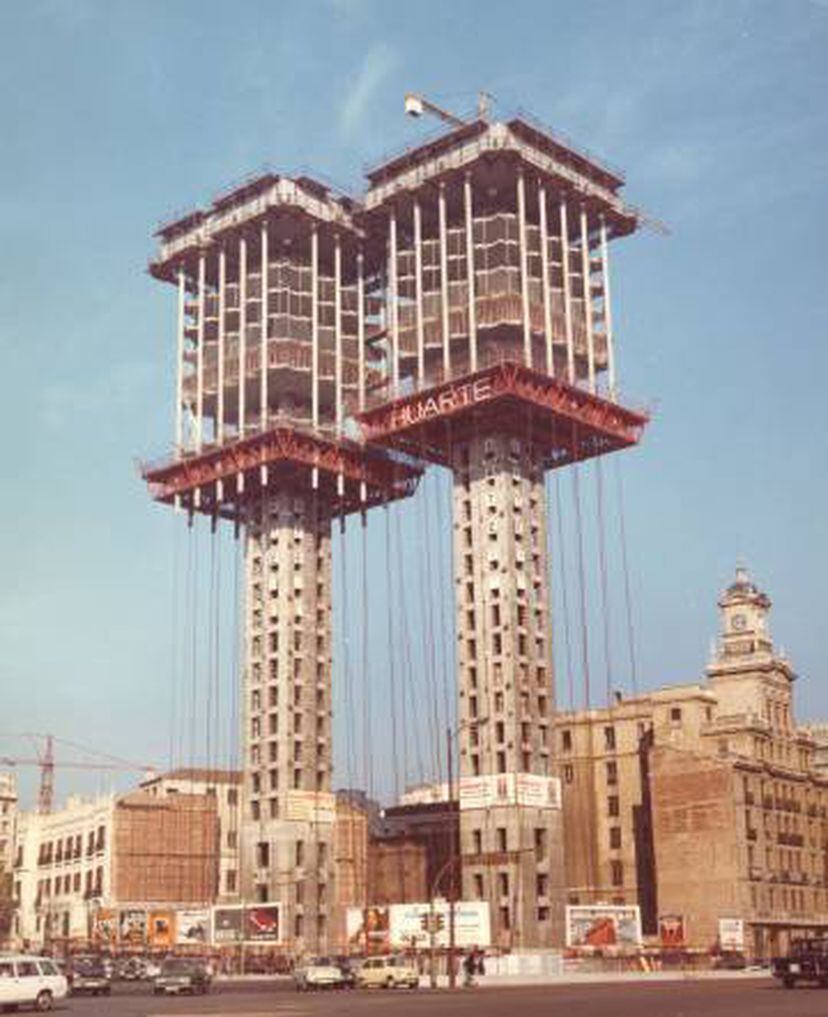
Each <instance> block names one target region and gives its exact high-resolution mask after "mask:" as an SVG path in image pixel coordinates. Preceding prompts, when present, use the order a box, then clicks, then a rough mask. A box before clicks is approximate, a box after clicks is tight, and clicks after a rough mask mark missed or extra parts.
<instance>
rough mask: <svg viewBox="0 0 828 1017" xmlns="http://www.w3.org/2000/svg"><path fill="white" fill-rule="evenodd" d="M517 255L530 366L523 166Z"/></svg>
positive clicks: (519, 182) (525, 359)
mask: <svg viewBox="0 0 828 1017" xmlns="http://www.w3.org/2000/svg"><path fill="white" fill-rule="evenodd" d="M517 213H518V256H519V258H520V303H521V310H522V314H523V363H524V364H525V365H526V367H531V366H532V323H531V321H530V318H529V258H528V257H527V251H526V181H525V179H524V176H523V167H521V168H520V170H519V171H518V178H517Z"/></svg>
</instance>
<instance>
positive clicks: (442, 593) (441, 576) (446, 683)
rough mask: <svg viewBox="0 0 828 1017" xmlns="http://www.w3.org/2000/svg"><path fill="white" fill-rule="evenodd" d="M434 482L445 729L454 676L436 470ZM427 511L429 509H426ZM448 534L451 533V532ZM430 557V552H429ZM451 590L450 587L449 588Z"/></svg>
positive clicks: (435, 545) (440, 494) (447, 721)
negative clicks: (449, 646)
mask: <svg viewBox="0 0 828 1017" xmlns="http://www.w3.org/2000/svg"><path fill="white" fill-rule="evenodd" d="M432 475H433V477H434V482H433V484H432V488H433V491H432V496H431V501H432V503H433V505H434V560H435V581H436V592H435V596H436V600H435V604H436V605H437V624H438V626H439V630H440V631H439V642H440V672H441V674H442V682H441V685H442V690H443V721H444V723H443V727H448V726H450V723H451V721H450V718H451V693H450V689H451V685H452V682H451V679H452V675H451V673H450V670H449V655H448V645H447V632H446V617H447V616H448V614H449V612H448V611H447V610H446V602H447V596H446V593H447V591H446V579H445V555H444V553H443V548H442V546H441V543H442V542H441V539H440V536H441V534H443V533H445V532H446V530H444V529H443V528H442V525H441V522H442V520H441V515H442V513H441V511H440V509H441V507H442V504H443V496H442V492H441V490H440V487H441V479H442V478H441V475H440V473H438V472H437V471H436V470H434V471H432ZM426 511H428V508H427V507H426ZM448 532H451V531H450V530H449V531H448ZM428 553H429V555H430V550H429V552H428ZM449 589H450V587H449Z"/></svg>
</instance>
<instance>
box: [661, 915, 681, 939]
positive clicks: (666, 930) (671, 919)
mask: <svg viewBox="0 0 828 1017" xmlns="http://www.w3.org/2000/svg"><path fill="white" fill-rule="evenodd" d="M658 940H659V942H660V943H661V945H662V946H666V947H679V946H686V945H687V926H686V924H685V921H684V915H659V918H658Z"/></svg>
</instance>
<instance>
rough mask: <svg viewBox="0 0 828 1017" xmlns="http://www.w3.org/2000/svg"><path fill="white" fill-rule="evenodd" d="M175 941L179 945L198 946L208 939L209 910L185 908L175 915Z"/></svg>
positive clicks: (207, 941)
mask: <svg viewBox="0 0 828 1017" xmlns="http://www.w3.org/2000/svg"><path fill="white" fill-rule="evenodd" d="M175 918H176V921H175V924H176V934H175V941H176V943H177V944H178V945H179V946H187V945H189V946H198V945H199V944H201V943H209V941H210V911H209V909H208V908H187V909H185V910H182V911H177V912H176V915H175Z"/></svg>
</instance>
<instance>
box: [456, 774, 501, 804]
mask: <svg viewBox="0 0 828 1017" xmlns="http://www.w3.org/2000/svg"><path fill="white" fill-rule="evenodd" d="M514 799H515V775H514V774H513V773H494V774H489V775H487V776H484V777H462V778H461V780H460V808H461V809H491V808H494V807H495V806H497V805H510V804H512V802H513V801H514Z"/></svg>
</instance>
